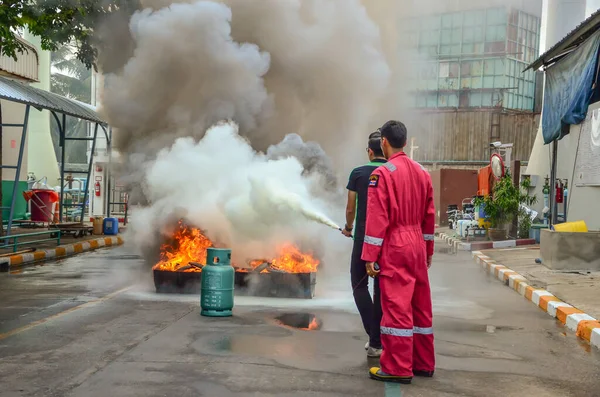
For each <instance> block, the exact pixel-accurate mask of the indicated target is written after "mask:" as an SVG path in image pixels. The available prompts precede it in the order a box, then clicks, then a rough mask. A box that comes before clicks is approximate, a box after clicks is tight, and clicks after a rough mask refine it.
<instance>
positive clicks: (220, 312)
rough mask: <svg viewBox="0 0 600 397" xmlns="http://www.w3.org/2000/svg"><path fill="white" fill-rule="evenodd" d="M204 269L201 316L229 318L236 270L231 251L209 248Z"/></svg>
mask: <svg viewBox="0 0 600 397" xmlns="http://www.w3.org/2000/svg"><path fill="white" fill-rule="evenodd" d="M207 251H208V252H207V255H206V266H204V268H203V269H202V291H201V292H200V307H201V308H202V311H201V312H200V314H201V315H203V316H207V317H229V316H231V315H232V312H231V309H233V289H234V282H235V270H234V269H233V267H232V266H231V250H228V249H220V248H209V249H208V250H207Z"/></svg>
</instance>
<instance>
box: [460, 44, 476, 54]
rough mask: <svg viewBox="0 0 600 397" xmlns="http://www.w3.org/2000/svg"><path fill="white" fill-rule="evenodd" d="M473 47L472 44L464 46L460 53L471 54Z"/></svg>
mask: <svg viewBox="0 0 600 397" xmlns="http://www.w3.org/2000/svg"><path fill="white" fill-rule="evenodd" d="M473 51H474V46H473V44H465V43H463V45H462V53H463V54H473Z"/></svg>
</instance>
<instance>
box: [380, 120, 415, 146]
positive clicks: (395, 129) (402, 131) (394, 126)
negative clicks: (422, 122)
mask: <svg viewBox="0 0 600 397" xmlns="http://www.w3.org/2000/svg"><path fill="white" fill-rule="evenodd" d="M379 131H380V132H381V137H382V138H385V139H387V141H388V142H389V144H390V146H391V147H393V148H394V149H402V148H403V147H404V146H406V139H407V136H408V132H407V131H406V126H405V125H404V124H403V123H401V122H399V121H396V120H390V121H388V122H387V123H385V124H384V125H383V127H381V128H380V129H379Z"/></svg>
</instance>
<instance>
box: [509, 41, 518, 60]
mask: <svg viewBox="0 0 600 397" xmlns="http://www.w3.org/2000/svg"><path fill="white" fill-rule="evenodd" d="M507 51H508V56H509V57H514V56H515V55H516V52H517V43H515V42H514V41H509V42H508V50H507Z"/></svg>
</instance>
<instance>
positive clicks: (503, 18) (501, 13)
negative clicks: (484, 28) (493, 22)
mask: <svg viewBox="0 0 600 397" xmlns="http://www.w3.org/2000/svg"><path fill="white" fill-rule="evenodd" d="M507 22H508V11H507V9H506V8H499V9H498V23H500V24H503V25H506V23H507Z"/></svg>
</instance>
